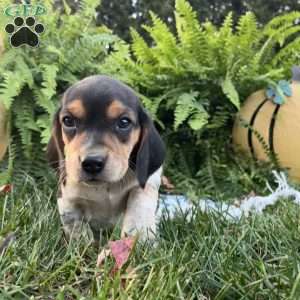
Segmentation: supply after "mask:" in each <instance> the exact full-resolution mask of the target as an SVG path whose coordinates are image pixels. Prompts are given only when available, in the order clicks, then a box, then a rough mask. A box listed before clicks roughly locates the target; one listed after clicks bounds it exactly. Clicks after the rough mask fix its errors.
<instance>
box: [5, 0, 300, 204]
mask: <svg viewBox="0 0 300 300" xmlns="http://www.w3.org/2000/svg"><path fill="white" fill-rule="evenodd" d="M33 3H34V2H33V1H32V4H33ZM220 3H221V4H220ZM9 4H10V1H7V0H5V1H3V3H1V5H3V7H4V6H5V5H9ZM43 4H44V5H46V6H47V9H48V12H47V15H45V16H41V17H39V21H40V22H42V23H43V24H44V25H45V28H46V30H45V33H44V34H43V35H42V36H41V44H40V46H39V48H37V49H31V48H29V47H21V48H17V49H14V48H11V47H10V46H9V45H8V40H7V39H6V51H5V53H4V55H3V56H2V58H1V60H0V99H1V101H3V103H4V104H5V106H6V108H7V109H8V112H9V125H10V126H9V128H10V130H11V143H10V148H9V152H8V158H9V159H8V160H6V161H5V162H4V163H3V166H2V167H3V172H2V174H1V178H0V179H1V180H2V181H10V180H11V179H12V176H13V178H14V179H15V180H16V178H17V177H16V175H18V174H20V171H21V170H23V171H24V172H29V173H32V174H33V175H34V176H35V177H38V178H40V177H44V176H45V174H47V171H46V172H45V170H47V169H46V168H45V153H44V149H45V144H46V143H47V140H48V139H49V136H50V128H51V119H52V117H53V113H54V112H55V110H56V108H57V106H58V102H59V99H60V97H61V95H62V93H63V92H64V90H65V89H66V88H67V86H69V85H70V84H72V83H74V82H75V81H77V80H79V79H82V78H83V77H85V76H87V75H91V74H96V73H98V74H108V75H111V76H114V77H116V78H119V79H121V80H123V81H124V82H126V83H128V84H129V85H131V86H132V87H133V88H134V89H135V90H136V91H137V93H138V94H139V96H140V98H141V100H142V101H143V103H144V105H145V106H146V108H147V109H148V110H149V112H150V113H151V114H152V116H153V118H154V119H155V121H156V124H157V127H158V129H159V131H160V132H161V134H162V136H163V138H164V140H165V141H166V143H167V148H168V157H167V161H166V168H165V172H166V174H167V175H168V176H169V177H170V178H171V179H172V180H173V181H174V183H175V184H176V187H177V191H178V192H185V193H189V196H191V197H192V198H193V197H195V198H196V197H199V196H200V195H202V196H203V195H205V196H214V197H222V198H223V199H224V198H232V197H233V195H234V196H237V197H238V196H240V195H242V194H245V193H247V192H250V191H252V190H253V191H258V190H259V191H260V192H261V191H263V188H264V186H265V181H266V180H267V179H269V176H270V174H271V173H270V169H271V168H274V165H273V164H272V163H271V164H268V165H266V164H263V165H261V163H258V162H255V161H253V160H248V159H246V158H244V157H242V156H241V157H240V155H237V154H236V153H234V152H233V150H232V146H231V129H232V124H233V120H234V117H235V115H236V112H237V111H238V109H239V107H240V105H241V104H242V102H243V100H244V99H245V98H246V97H247V96H248V95H249V94H250V93H252V92H254V91H256V90H257V89H259V88H264V87H266V85H268V84H273V85H275V84H276V83H275V82H276V81H277V80H279V79H282V78H287V79H288V78H289V77H290V75H291V74H290V69H291V66H292V65H293V64H299V59H300V57H299V50H300V39H299V37H298V32H299V31H300V26H299V20H300V12H288V11H292V10H296V9H299V3H298V2H296V1H268V2H266V1H265V2H263V1H254V0H253V1H200V0H199V1H196V0H190V1H189V2H187V1H184V0H177V1H176V2H174V1H156V0H155V1H139V0H137V1H127V0H126V1H122V2H120V1H106V0H103V1H102V3H101V5H99V1H98V0H84V1H57V2H55V4H54V5H53V2H52V1H49V0H47V1H44V2H43ZM249 10H250V11H251V12H248V13H247V11H249ZM277 15H280V16H278V17H276V16H277ZM8 21H10V20H9V19H7V18H3V19H2V20H1V22H2V25H3V26H2V25H1V28H4V24H5V23H7V22H8ZM2 34H3V33H2ZM6 37H7V36H6ZM16 78H17V80H16Z"/></svg>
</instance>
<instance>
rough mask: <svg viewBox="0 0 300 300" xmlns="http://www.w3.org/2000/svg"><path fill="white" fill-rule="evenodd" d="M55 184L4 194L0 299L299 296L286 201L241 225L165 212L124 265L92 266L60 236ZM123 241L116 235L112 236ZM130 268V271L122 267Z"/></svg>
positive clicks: (298, 255)
mask: <svg viewBox="0 0 300 300" xmlns="http://www.w3.org/2000/svg"><path fill="white" fill-rule="evenodd" d="M49 185H50V183H48V184H46V183H43V184H39V185H38V184H37V183H35V182H34V181H33V180H32V179H30V178H29V177H24V183H23V184H22V185H21V186H19V187H16V188H15V189H14V191H13V192H12V193H11V194H9V195H6V196H2V197H1V198H0V201H1V203H0V205H1V216H0V221H1V223H0V225H1V228H0V229H1V231H0V235H1V236H2V237H4V236H6V235H7V234H8V233H9V232H15V233H16V240H15V241H13V242H12V243H11V244H10V246H9V247H8V248H7V250H6V251H5V252H4V253H3V254H2V256H0V294H1V295H0V299H1V300H2V299H43V300H45V299H68V300H71V299H76V300H79V299H82V300H83V299H147V300H148V299H149V300H150V299H300V209H299V207H298V206H295V205H293V204H292V203H290V202H288V201H282V202H281V203H279V204H278V205H277V206H276V207H274V208H272V209H268V211H267V212H266V213H265V214H264V215H263V216H252V217H249V218H248V219H243V220H241V221H240V222H239V223H237V224H233V223H230V222H228V221H226V220H224V219H223V218H222V217H221V216H217V215H215V216H212V215H205V214H201V213H195V214H194V218H193V221H188V220H187V219H186V218H185V216H178V217H177V218H176V219H175V220H172V221H170V220H166V219H163V220H162V221H161V223H160V239H159V243H158V245H157V247H154V248H153V247H149V245H138V246H137V247H136V249H135V251H134V253H133V255H132V257H131V259H130V262H129V263H130V266H131V267H132V268H133V269H134V270H135V275H136V276H135V277H134V278H129V279H128V280H127V282H126V284H125V285H124V284H122V283H121V277H122V276H124V275H125V274H126V272H125V270H122V271H121V273H119V274H117V275H116V276H115V277H112V276H110V269H111V267H112V265H113V261H112V260H111V259H108V260H107V261H106V262H105V264H104V265H103V267H101V268H100V269H99V268H96V259H97V250H96V249H95V248H94V247H92V245H91V244H90V243H89V242H87V240H86V239H84V238H83V239H82V240H81V241H79V242H73V243H70V244H67V243H66V242H65V241H64V239H63V236H62V231H61V228H60V222H59V218H58V213H57V210H56V203H55V197H54V195H55V190H54V189H53V188H51V187H49ZM113 238H117V236H113ZM125 269H126V268H125Z"/></svg>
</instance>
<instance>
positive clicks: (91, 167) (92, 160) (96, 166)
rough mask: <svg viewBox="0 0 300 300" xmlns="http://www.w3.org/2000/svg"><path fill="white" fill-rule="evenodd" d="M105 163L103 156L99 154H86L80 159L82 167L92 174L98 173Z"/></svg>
mask: <svg viewBox="0 0 300 300" xmlns="http://www.w3.org/2000/svg"><path fill="white" fill-rule="evenodd" d="M104 165H105V158H104V157H101V156H88V157H86V158H85V159H84V161H82V163H81V167H82V169H83V170H84V171H85V172H87V173H89V174H92V175H97V174H99V173H100V172H101V171H102V170H103V168H104Z"/></svg>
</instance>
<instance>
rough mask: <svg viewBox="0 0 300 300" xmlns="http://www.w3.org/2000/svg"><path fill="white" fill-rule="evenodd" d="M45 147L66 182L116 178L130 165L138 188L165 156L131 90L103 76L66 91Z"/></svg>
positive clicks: (92, 182)
mask: <svg viewBox="0 0 300 300" xmlns="http://www.w3.org/2000/svg"><path fill="white" fill-rule="evenodd" d="M47 152H48V159H49V161H50V163H51V164H52V166H54V167H55V168H57V167H58V166H59V167H60V168H64V170H65V173H66V178H67V180H68V181H71V182H75V183H77V182H85V183H87V184H89V183H90V184H97V183H101V182H108V183H109V182H117V181H119V180H121V179H122V178H123V177H124V175H125V174H126V173H127V171H128V169H129V168H131V169H132V170H133V171H134V172H135V173H136V176H137V179H138V182H139V184H140V186H142V187H144V186H145V183H146V181H147V179H148V177H149V176H150V175H151V174H152V173H154V172H155V171H156V170H157V169H158V168H159V167H160V166H161V165H162V163H163V160H164V156H165V148H164V144H163V142H162V140H161V138H160V136H159V134H158V132H157V131H156V129H155V127H154V125H153V122H152V121H151V119H150V118H149V116H148V114H147V113H146V112H145V110H144V109H143V108H142V106H141V104H140V102H139V100H138V98H137V96H136V95H135V93H134V92H133V90H131V89H130V88H129V87H127V86H126V85H124V84H122V83H121V82H119V81H117V80H114V79H111V78H109V77H106V76H91V77H88V78H86V79H84V80H82V81H80V82H78V83H76V84H75V85H73V86H71V87H70V88H69V89H68V90H67V91H66V92H65V94H64V97H63V99H62V103H61V107H60V108H59V110H58V111H57V113H56V115H55V118H54V126H53V130H52V136H51V139H50V141H49V144H48V149H47Z"/></svg>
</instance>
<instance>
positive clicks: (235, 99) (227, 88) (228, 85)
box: [221, 76, 240, 109]
mask: <svg viewBox="0 0 300 300" xmlns="http://www.w3.org/2000/svg"><path fill="white" fill-rule="evenodd" d="M221 87H222V90H223V93H224V94H225V95H226V96H227V98H228V99H229V100H230V102H231V103H232V104H233V105H234V106H235V107H236V108H237V109H239V108H240V99H239V94H238V92H237V90H236V88H235V86H234V84H233V83H232V80H231V78H230V77H228V76H226V78H225V80H223V81H222V84H221Z"/></svg>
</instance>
